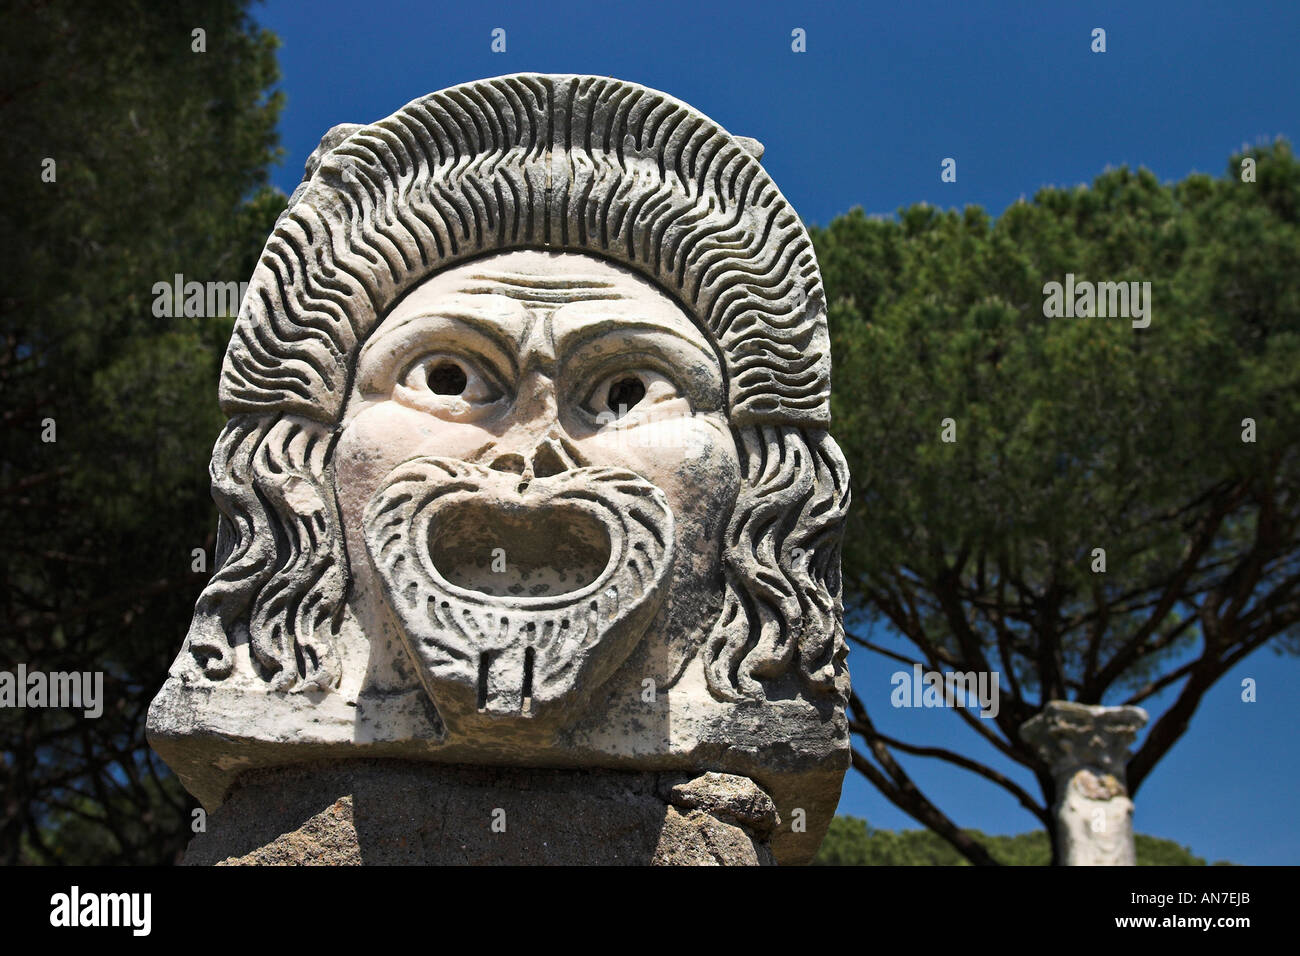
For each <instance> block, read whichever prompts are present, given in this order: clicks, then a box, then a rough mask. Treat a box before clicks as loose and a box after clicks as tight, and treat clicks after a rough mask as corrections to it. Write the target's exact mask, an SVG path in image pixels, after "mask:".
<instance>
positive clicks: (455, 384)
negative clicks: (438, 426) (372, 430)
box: [393, 355, 501, 414]
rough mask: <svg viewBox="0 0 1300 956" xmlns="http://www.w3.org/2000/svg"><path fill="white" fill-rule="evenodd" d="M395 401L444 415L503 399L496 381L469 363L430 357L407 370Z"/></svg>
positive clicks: (449, 358)
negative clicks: (450, 410) (459, 409)
mask: <svg viewBox="0 0 1300 956" xmlns="http://www.w3.org/2000/svg"><path fill="white" fill-rule="evenodd" d="M393 397H394V398H396V399H397V400H398V401H404V402H406V403H407V404H408V405H413V406H414V407H416V408H421V409H425V410H435V411H437V412H438V413H439V414H441V413H443V412H446V411H447V410H448V409H454V408H461V407H462V405H468V406H473V407H481V406H484V405H490V404H491V403H493V402H495V401H496V400H497V399H499V398H500V397H501V389H500V386H498V385H497V384H496V382H495V380H494V379H492V378H490V377H489V376H488V375H486V374H485V373H484V372H483V370H482V369H481V368H480V367H479V366H478V365H477V364H475V363H473V362H471V361H469V360H467V359H461V358H460V357H459V356H453V355H429V356H426V357H424V358H422V359H420V360H419V361H417V362H415V364H413V365H411V366H410V368H408V369H407V371H406V374H405V375H404V376H403V377H402V380H401V381H400V382H398V385H397V388H396V390H395V391H394V393H393ZM457 399H459V400H460V401H459V402H457Z"/></svg>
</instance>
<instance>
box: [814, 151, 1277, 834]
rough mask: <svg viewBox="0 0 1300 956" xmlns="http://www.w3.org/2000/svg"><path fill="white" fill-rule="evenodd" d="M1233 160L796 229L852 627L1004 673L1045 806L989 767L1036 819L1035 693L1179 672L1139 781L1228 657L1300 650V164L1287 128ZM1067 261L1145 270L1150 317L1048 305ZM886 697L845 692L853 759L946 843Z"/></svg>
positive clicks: (936, 657)
mask: <svg viewBox="0 0 1300 956" xmlns="http://www.w3.org/2000/svg"><path fill="white" fill-rule="evenodd" d="M1250 155H1251V156H1253V157H1254V158H1255V160H1256V162H1257V172H1258V178H1257V181H1256V182H1253V183H1247V182H1242V181H1241V179H1240V175H1239V173H1240V168H1241V159H1242V157H1241V156H1234V157H1232V158H1231V160H1230V161H1229V163H1228V170H1227V174H1226V175H1225V176H1224V177H1223V178H1219V179H1214V178H1212V177H1209V176H1205V175H1199V174H1198V175H1193V176H1190V177H1188V178H1187V179H1186V180H1184V181H1182V182H1178V183H1173V184H1162V183H1160V182H1159V181H1157V179H1156V177H1155V176H1154V175H1152V174H1151V173H1150V172H1149V171H1147V170H1139V171H1136V172H1134V171H1132V170H1130V169H1128V168H1120V169H1113V170H1109V171H1107V172H1105V173H1103V174H1102V175H1101V176H1099V177H1097V179H1096V180H1095V181H1094V182H1093V184H1092V186H1091V187H1083V186H1080V187H1078V188H1074V189H1044V190H1042V191H1040V192H1039V193H1038V194H1037V195H1036V196H1035V197H1034V199H1033V202H1023V201H1021V202H1019V203H1016V204H1015V205H1013V206H1011V207H1010V208H1008V209H1007V210H1006V211H1005V212H1004V213H1003V214H1002V216H1000V217H999V218H998V219H997V220H996V221H992V220H990V218H989V217H988V216H987V215H985V214H984V213H983V212H982V211H981V210H979V209H973V208H972V209H966V210H965V211H962V212H958V211H947V212H943V211H940V210H938V209H935V208H933V207H929V206H925V205H920V206H913V207H911V208H907V209H903V210H901V211H900V213H899V215H898V217H897V219H873V218H868V217H867V216H865V215H864V214H863V213H862V211H861V210H860V209H856V210H854V211H853V212H851V213H849V214H848V215H846V216H843V217H841V218H839V219H836V220H835V221H834V222H832V223H831V225H830V226H829V227H828V228H826V229H815V230H813V239H814V242H815V243H816V246H817V251H818V257H819V260H820V262H821V265H822V271H823V275H824V278H825V282H826V288H827V294H828V301H829V317H830V324H831V338H832V348H833V351H834V358H835V372H834V379H835V388H834V392H833V414H834V422H835V424H834V433H835V435H836V438H837V440H838V441H839V442H840V444H841V446H842V447H843V449H844V452H845V454H846V457H847V458H848V460H849V464H850V468H851V470H852V475H853V501H854V507H853V509H852V513H851V515H850V519H849V528H848V532H847V534H846V536H845V545H844V582H845V592H846V606H847V607H848V608H849V611H850V617H851V619H853V620H855V621H856V622H857V623H861V624H863V625H865V626H867V627H868V628H871V629H874V628H875V626H876V625H878V624H883V625H884V626H885V631H886V635H887V636H886V637H884V638H881V639H880V640H878V639H877V638H876V636H875V635H874V634H873V633H872V632H871V631H868V633H867V634H866V635H865V636H863V635H862V634H858V633H855V634H851V637H852V639H854V640H857V641H858V642H859V643H862V644H864V645H866V646H869V647H872V648H873V649H884V650H889V651H891V652H894V653H901V654H903V655H905V657H906V658H907V659H908V660H918V661H920V662H922V663H923V664H924V665H925V666H927V667H931V668H935V669H939V670H958V671H994V670H995V671H998V672H999V673H1000V675H1001V712H1000V714H999V715H998V717H997V718H996V733H995V740H996V743H997V744H998V745H999V746H1000V747H1001V749H1002V750H1003V752H1004V753H1005V754H1007V755H1008V756H1010V757H1011V758H1012V759H1014V760H1017V761H1018V762H1019V763H1021V764H1022V765H1024V766H1025V767H1026V768H1027V769H1029V770H1031V771H1032V772H1033V773H1034V774H1035V776H1036V777H1037V779H1038V781H1039V785H1040V789H1042V790H1043V796H1044V800H1043V802H1042V803H1039V804H1037V805H1036V806H1035V805H1034V804H1033V803H1032V802H1031V798H1030V797H1029V796H1028V795H1027V794H1024V793H1023V792H1017V790H1016V789H1015V788H1014V787H1012V786H1008V787H1007V789H1008V790H1009V791H1010V792H1012V793H1013V794H1014V796H1015V797H1016V799H1017V800H1018V801H1019V802H1020V803H1022V804H1024V805H1026V806H1028V807H1030V808H1031V809H1033V810H1034V811H1035V812H1037V813H1038V814H1039V815H1040V819H1044V820H1046V818H1047V817H1046V810H1045V807H1046V806H1049V805H1050V804H1051V803H1052V793H1051V789H1052V787H1053V783H1052V780H1051V776H1050V774H1048V773H1047V772H1046V769H1045V768H1044V766H1043V765H1042V763H1041V761H1040V760H1039V759H1038V758H1037V756H1036V755H1035V754H1034V753H1032V752H1031V751H1030V750H1029V749H1028V748H1027V747H1026V746H1025V745H1024V744H1023V743H1022V742H1021V741H1020V739H1019V733H1018V728H1019V726H1020V725H1021V724H1022V723H1023V722H1024V721H1025V720H1027V719H1029V718H1030V717H1032V716H1033V715H1034V714H1036V713H1038V712H1039V711H1040V710H1041V708H1042V706H1043V704H1044V703H1045V702H1046V701H1048V700H1061V699H1066V700H1076V701H1080V702H1083V703H1089V704H1119V703H1134V704H1142V703H1146V702H1147V701H1149V700H1150V699H1151V698H1152V697H1153V695H1155V694H1157V693H1158V692H1160V691H1161V690H1163V689H1165V688H1167V687H1168V688H1172V690H1173V691H1174V692H1175V696H1174V700H1173V703H1172V704H1170V705H1169V706H1168V707H1167V709H1166V710H1165V712H1164V713H1163V714H1160V715H1158V719H1156V720H1155V721H1153V724H1152V726H1151V728H1150V731H1149V733H1148V734H1147V735H1146V738H1145V740H1144V741H1143V743H1142V746H1141V747H1140V749H1139V750H1138V751H1137V752H1136V753H1135V755H1134V757H1133V759H1132V760H1131V761H1130V763H1129V766H1128V783H1129V788H1130V790H1131V791H1132V792H1134V793H1136V792H1137V790H1138V788H1139V787H1140V786H1141V785H1142V782H1143V781H1144V780H1145V778H1146V777H1147V775H1148V774H1149V773H1150V772H1151V770H1152V769H1153V767H1154V766H1155V764H1156V763H1157V762H1158V761H1159V760H1160V759H1161V758H1162V757H1163V756H1164V754H1166V753H1167V752H1168V751H1169V749H1170V747H1172V746H1173V744H1174V743H1175V742H1176V741H1177V739H1178V737H1179V736H1180V735H1181V734H1182V733H1183V731H1184V730H1185V729H1186V727H1187V723H1188V721H1189V720H1190V718H1191V716H1192V714H1193V713H1194V712H1195V710H1196V708H1197V706H1198V704H1199V702H1200V700H1201V698H1202V696H1203V695H1204V693H1205V692H1206V690H1207V689H1208V688H1209V687H1211V686H1212V685H1213V684H1214V682H1215V681H1216V680H1217V679H1218V678H1219V677H1220V676H1222V675H1223V674H1224V673H1226V672H1227V670H1228V669H1229V668H1230V667H1232V666H1233V665H1234V664H1235V663H1236V662H1237V661H1239V660H1241V659H1242V658H1243V657H1244V656H1245V655H1247V654H1249V653H1251V652H1253V651H1254V650H1255V649H1256V648H1258V647H1261V646H1264V645H1265V644H1266V643H1271V645H1272V646H1273V647H1274V648H1275V649H1276V650H1279V651H1283V650H1290V651H1296V650H1300V286H1297V284H1296V282H1295V276H1296V275H1297V274H1300V163H1298V162H1297V161H1296V157H1295V156H1294V155H1293V153H1292V151H1291V148H1290V146H1289V145H1288V144H1287V143H1286V142H1284V141H1278V142H1276V143H1273V144H1271V145H1267V146H1262V147H1259V148H1256V149H1253V150H1251V151H1250ZM1067 274H1072V275H1073V276H1074V277H1075V280H1076V281H1077V282H1084V281H1087V282H1094V283H1096V282H1121V281H1123V282H1139V283H1150V289H1151V298H1152V305H1151V313H1150V325H1149V327H1146V328H1134V327H1133V325H1132V322H1131V320H1130V318H1124V317H1105V318H1103V317H1080V318H1067V317H1059V318H1058V317H1052V318H1049V317H1046V316H1045V315H1044V300H1045V293H1046V291H1047V290H1046V288H1045V285H1046V283H1049V282H1058V283H1064V282H1065V278H1066V275H1067ZM947 419H951V420H952V422H953V423H954V424H955V428H956V438H957V440H956V441H955V442H945V441H942V440H941V429H942V427H943V424H944V422H945V420H947ZM1245 419H1252V420H1253V421H1254V423H1255V428H1256V436H1257V440H1256V441H1255V442H1253V443H1251V442H1245V441H1243V427H1244V420H1245ZM1098 548H1102V549H1104V551H1105V562H1106V567H1105V571H1104V573H1099V572H1098V570H1097V569H1096V568H1094V561H1095V560H1096V558H1097V555H1096V553H1095V552H1094V549H1098ZM900 637H901V639H902V640H899V639H898V638H900ZM881 640H884V641H886V642H888V641H890V640H893V641H894V646H893V647H886V646H884V645H882V643H881ZM905 642H910V645H911V646H910V647H909V646H908V643H905ZM887 693H888V688H879V689H872V690H871V691H869V692H868V691H863V692H862V696H861V697H860V698H855V699H854V701H853V703H854V711H855V725H854V729H855V731H856V732H857V733H858V734H860V735H861V736H862V738H863V739H864V741H865V742H866V743H867V744H868V750H867V752H866V755H864V760H863V761H859V762H858V766H859V768H860V769H863V768H865V769H863V772H864V773H866V774H867V776H869V777H870V778H871V779H872V781H873V783H874V784H875V785H876V786H877V787H880V788H881V789H882V790H883V791H884V792H886V794H887V795H888V796H889V797H890V798H891V799H892V800H894V802H895V803H897V804H898V805H900V806H903V807H905V808H906V809H907V810H908V811H909V812H910V813H912V815H913V816H915V817H916V818H917V819H918V820H922V821H923V822H925V823H926V825H927V826H932V827H934V826H939V827H940V828H941V829H943V830H945V831H946V832H947V833H948V835H949V838H950V839H951V838H953V837H954V836H955V835H956V834H957V833H958V831H957V829H956V827H955V825H953V824H951V821H941V820H940V817H941V816H942V814H939V816H936V814H935V812H934V811H933V808H932V807H929V806H927V805H926V804H925V800H924V797H923V796H922V795H921V794H920V792H919V791H918V790H916V789H915V788H914V787H912V786H911V785H910V782H909V781H908V780H907V779H906V775H905V774H904V773H903V772H902V771H901V769H899V768H897V767H896V766H894V765H891V763H890V758H889V756H888V754H887V753H884V752H883V750H882V749H881V747H882V741H881V738H880V737H879V735H878V733H877V732H876V731H875V729H874V726H873V725H872V724H871V722H870V717H869V714H870V711H871V709H872V708H873V707H876V706H883V705H884V702H885V699H886V696H887ZM989 726H990V728H991V727H992V726H993V725H992V724H990V725H989ZM906 743H909V744H912V745H919V744H920V743H922V742H917V741H907V742H906ZM888 746H890V747H892V746H894V744H892V743H891V744H889V745H888ZM886 749H887V748H886ZM867 755H869V756H867ZM932 755H933V754H932ZM940 759H948V758H947V756H944V755H940ZM870 760H874V761H876V763H875V764H872V763H870ZM968 769H970V768H969V767H968ZM999 782H1002V781H999ZM1003 785H1004V786H1006V784H1005V782H1003Z"/></svg>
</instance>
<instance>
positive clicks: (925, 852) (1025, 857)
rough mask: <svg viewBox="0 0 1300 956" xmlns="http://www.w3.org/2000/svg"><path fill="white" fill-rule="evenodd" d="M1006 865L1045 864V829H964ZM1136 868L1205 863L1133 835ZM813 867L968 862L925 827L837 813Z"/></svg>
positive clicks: (1171, 846)
mask: <svg viewBox="0 0 1300 956" xmlns="http://www.w3.org/2000/svg"><path fill="white" fill-rule="evenodd" d="M966 832H967V833H968V834H970V836H972V837H974V838H975V839H976V840H978V841H979V842H980V843H982V844H983V845H984V846H985V847H987V848H988V850H989V852H990V853H991V854H992V855H993V857H994V859H996V860H997V861H998V862H999V863H1001V864H1003V865H1006V866H1047V865H1048V864H1049V863H1050V862H1051V859H1052V848H1051V846H1050V844H1049V843H1048V839H1047V833H1046V832H1044V831H1042V830H1037V831H1034V832H1032V833H1021V834H1018V835H1017V836H989V835H987V834H984V833H981V832H980V831H979V830H967V831H966ZM1134 843H1135V844H1136V847H1137V859H1138V866H1204V865H1205V861H1204V860H1203V859H1201V858H1200V857H1198V856H1195V855H1193V853H1192V851H1191V850H1189V849H1188V848H1187V847H1184V846H1179V845H1178V844H1177V843H1174V842H1173V841H1172V840H1162V839H1160V838H1159V837H1152V836H1145V835H1143V834H1137V835H1136V836H1135V837H1134ZM813 865H814V866H970V862H969V861H968V860H967V859H966V858H965V857H963V856H962V855H961V854H960V853H958V852H957V851H956V850H955V849H953V847H952V845H951V844H949V843H948V842H947V841H945V840H944V839H943V838H942V837H940V836H938V835H937V834H935V833H932V832H931V831H929V830H902V831H895V830H877V829H875V828H873V827H872V826H871V825H869V824H868V823H867V821H866V820H862V819H859V818H858V817H841V816H837V817H835V819H833V820H832V821H831V826H830V829H829V830H828V831H827V833H826V839H825V840H823V841H822V845H821V849H819V850H818V851H817V856H816V857H814V859H813Z"/></svg>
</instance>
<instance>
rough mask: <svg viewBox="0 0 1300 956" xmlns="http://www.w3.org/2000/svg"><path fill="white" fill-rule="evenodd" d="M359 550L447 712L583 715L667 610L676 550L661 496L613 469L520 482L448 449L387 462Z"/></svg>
mask: <svg viewBox="0 0 1300 956" xmlns="http://www.w3.org/2000/svg"><path fill="white" fill-rule="evenodd" d="M364 527H365V540H366V548H367V550H368V551H369V554H370V559H371V561H372V562H373V564H374V566H375V569H376V570H377V572H378V576H379V578H380V580H381V582H382V584H383V589H384V594H385V596H386V598H387V600H388V604H389V606H390V607H391V609H392V610H393V613H394V615H395V616H396V618H397V621H398V624H399V625H400V630H401V634H402V640H403V641H404V642H405V645H406V648H407V651H408V652H409V653H410V655H411V659H412V660H413V661H414V662H415V663H416V669H417V671H418V672H419V674H420V679H421V681H422V682H423V684H424V686H425V689H426V690H427V691H428V692H429V695H430V696H431V697H432V698H433V700H434V702H435V704H436V705H437V707H438V710H439V712H440V713H441V715H442V717H443V720H444V721H446V722H447V724H448V726H449V727H450V728H451V729H453V730H455V729H456V728H457V725H458V724H459V725H461V726H462V727H463V728H464V729H467V730H470V729H473V728H474V727H476V726H478V727H483V726H484V725H485V723H486V724H487V725H495V726H497V727H499V726H500V724H501V723H502V720H503V719H504V721H505V723H507V724H514V725H523V724H529V725H533V726H535V727H538V728H540V727H543V726H545V727H553V726H555V725H557V724H559V723H562V722H564V721H566V720H568V719H571V718H572V717H573V716H575V713H576V711H577V709H579V708H580V706H581V705H582V703H583V702H584V701H585V700H587V699H588V698H589V697H590V695H591V694H592V692H594V690H595V689H596V688H598V687H599V686H600V685H601V684H602V683H603V682H604V681H605V680H606V679H607V678H608V677H609V676H610V675H611V674H612V673H613V672H614V670H615V669H616V668H617V667H618V665H619V664H621V663H622V662H623V661H624V660H625V659H626V658H627V655H628V654H629V653H630V652H631V650H632V648H633V647H634V646H635V645H636V643H637V641H638V640H639V639H640V637H641V636H642V634H643V633H644V631H645V629H646V627H647V626H648V625H649V623H650V621H651V620H652V619H653V618H654V616H655V614H656V613H657V612H658V609H659V605H660V604H661V603H662V601H663V596H664V588H663V584H664V582H665V581H666V579H667V578H668V572H669V570H670V568H671V566H672V560H673V514H672V510H671V509H670V508H669V506H668V502H667V499H666V498H665V496H664V493H663V492H662V491H661V490H660V489H659V488H658V487H656V486H655V485H653V484H651V483H650V482H649V481H646V480H645V479H644V478H641V477H640V476H638V475H636V474H634V473H632V472H630V471H627V470H625V469H616V468H577V469H573V470H570V471H564V472H561V473H559V474H556V475H552V476H548V477H545V478H521V477H520V476H519V475H517V474H513V473H510V472H501V471H493V470H490V469H488V468H484V467H482V466H480V465H474V464H470V463H468V462H464V461H460V460H458V459H452V458H432V457H431V458H418V459H414V460H412V461H408V462H404V463H403V464H401V465H399V466H398V467H397V468H395V469H394V470H393V472H392V473H391V474H390V475H389V477H388V478H387V480H386V481H385V482H384V484H383V485H382V486H381V487H380V488H379V490H378V491H377V492H375V494H374V496H373V497H372V498H371V499H370V501H369V503H368V504H367V506H366V509H365V516H364Z"/></svg>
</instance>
